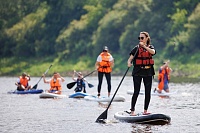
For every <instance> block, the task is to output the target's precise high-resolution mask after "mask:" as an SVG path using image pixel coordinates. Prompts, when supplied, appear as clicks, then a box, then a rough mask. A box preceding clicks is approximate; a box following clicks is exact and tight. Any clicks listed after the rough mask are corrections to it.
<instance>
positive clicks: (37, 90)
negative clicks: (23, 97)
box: [8, 89, 43, 94]
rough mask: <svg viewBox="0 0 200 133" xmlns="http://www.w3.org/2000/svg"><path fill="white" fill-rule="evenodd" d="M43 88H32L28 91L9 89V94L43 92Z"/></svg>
mask: <svg viewBox="0 0 200 133" xmlns="http://www.w3.org/2000/svg"><path fill="white" fill-rule="evenodd" d="M42 92H43V90H41V89H32V90H27V91H17V90H15V91H9V92H8V94H40V93H42Z"/></svg>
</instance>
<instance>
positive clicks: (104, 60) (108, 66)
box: [95, 46, 114, 97]
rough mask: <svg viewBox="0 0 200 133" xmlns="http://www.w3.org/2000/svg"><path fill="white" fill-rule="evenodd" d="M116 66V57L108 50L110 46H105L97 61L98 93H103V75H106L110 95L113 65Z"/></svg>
mask: <svg viewBox="0 0 200 133" xmlns="http://www.w3.org/2000/svg"><path fill="white" fill-rule="evenodd" d="M113 66H114V58H113V57H112V55H111V54H110V53H109V52H108V47H107V46H104V48H103V51H102V53H101V54H100V55H99V56H98V57H97V61H96V63H95V67H96V70H98V80H99V83H98V90H97V91H98V94H97V96H98V97H99V96H100V93H101V85H102V81H103V75H105V77H106V81H107V84H108V97H109V96H110V91H111V72H112V67H113Z"/></svg>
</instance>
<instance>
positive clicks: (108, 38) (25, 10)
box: [0, 0, 200, 63]
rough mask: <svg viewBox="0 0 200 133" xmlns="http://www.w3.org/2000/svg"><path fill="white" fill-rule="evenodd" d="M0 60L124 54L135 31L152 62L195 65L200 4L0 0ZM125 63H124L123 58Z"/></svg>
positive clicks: (147, 0) (162, 0) (185, 0)
mask: <svg viewBox="0 0 200 133" xmlns="http://www.w3.org/2000/svg"><path fill="white" fill-rule="evenodd" d="M0 3H1V4H0V47H1V49H0V57H1V58H10V57H26V58H39V57H41V58H46V57H49V56H53V57H55V58H56V59H57V60H59V61H66V60H78V59H79V57H96V56H97V55H98V54H99V52H100V51H101V49H102V48H103V46H105V45H107V46H108V47H109V50H110V51H111V52H112V53H114V54H116V55H119V56H122V57H123V56H124V55H127V57H128V55H129V52H130V50H131V49H132V48H133V47H134V46H135V45H137V43H138V40H137V37H138V35H139V32H141V31H147V32H149V34H150V36H151V43H152V45H154V47H155V48H156V50H157V51H158V52H157V54H158V55H159V56H158V57H157V58H161V59H162V58H167V57H168V58H169V57H170V58H176V59H177V60H178V61H179V62H182V63H188V62H191V61H195V62H198V63H199V62H200V58H199V55H198V53H199V48H200V45H199V44H200V40H199V33H200V30H199V29H200V15H199V14H200V2H199V0H181V1H180V0H6V1H5V0H0ZM122 60H127V58H125V59H122Z"/></svg>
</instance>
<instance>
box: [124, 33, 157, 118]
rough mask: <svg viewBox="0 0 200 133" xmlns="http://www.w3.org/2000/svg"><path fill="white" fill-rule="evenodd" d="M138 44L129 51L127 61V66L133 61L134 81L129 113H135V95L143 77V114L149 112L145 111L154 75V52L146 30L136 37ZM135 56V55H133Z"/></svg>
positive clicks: (136, 95) (138, 90)
mask: <svg viewBox="0 0 200 133" xmlns="http://www.w3.org/2000/svg"><path fill="white" fill-rule="evenodd" d="M138 39H139V44H138V45H137V46H135V47H134V48H133V49H132V50H131V52H130V57H129V59H128V61H127V65H128V67H131V66H132V62H133V65H134V67H133V71H132V76H133V83H134V93H133V96H132V102H131V115H133V116H134V115H135V104H136V101H137V97H138V95H139V92H140V86H141V81H142V79H143V82H144V87H145V100H144V112H143V114H145V115H146V114H149V113H148V112H147V109H148V106H149V103H150V99H151V87H152V77H153V75H155V71H154V67H153V65H154V60H153V58H152V56H153V55H155V54H156V51H155V49H154V47H153V46H152V45H151V44H150V41H151V40H150V36H149V34H148V33H147V32H140V35H139V37H138ZM134 56H135V57H134Z"/></svg>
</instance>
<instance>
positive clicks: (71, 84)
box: [67, 70, 96, 89]
mask: <svg viewBox="0 0 200 133" xmlns="http://www.w3.org/2000/svg"><path fill="white" fill-rule="evenodd" d="M95 71H96V70H94V71H92V72H90V73H89V74H87V75H85V76H83V78H85V77H87V76H89V75H91V74H92V73H93V72H95ZM83 78H82V79H83ZM75 84H76V81H74V82H71V83H68V84H67V88H68V89H71V88H72V87H74V85H75ZM88 86H89V87H90V88H91V87H93V85H92V84H88Z"/></svg>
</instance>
